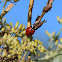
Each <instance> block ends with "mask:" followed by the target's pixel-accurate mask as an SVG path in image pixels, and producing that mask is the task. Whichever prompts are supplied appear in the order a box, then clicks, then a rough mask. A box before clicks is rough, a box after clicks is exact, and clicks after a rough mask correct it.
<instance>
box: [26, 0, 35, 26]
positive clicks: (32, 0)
mask: <svg viewBox="0 0 62 62" xmlns="http://www.w3.org/2000/svg"><path fill="white" fill-rule="evenodd" d="M33 4H34V0H30V4H29V11H28V22H27V27H29V26H31V16H32V8H33Z"/></svg>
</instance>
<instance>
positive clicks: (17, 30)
mask: <svg viewBox="0 0 62 62" xmlns="http://www.w3.org/2000/svg"><path fill="white" fill-rule="evenodd" d="M2 24H3V25H4V26H3V27H2V29H1V32H5V31H6V32H7V33H10V34H12V33H14V34H15V35H16V36H20V37H22V36H23V35H25V33H26V29H25V25H23V24H20V25H19V22H17V23H16V25H15V26H14V27H13V24H12V23H10V24H8V23H6V19H5V18H3V22H2ZM18 25H19V26H18Z"/></svg>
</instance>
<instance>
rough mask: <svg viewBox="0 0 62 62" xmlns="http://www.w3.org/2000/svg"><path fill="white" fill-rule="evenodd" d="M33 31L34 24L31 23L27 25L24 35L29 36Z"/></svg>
mask: <svg viewBox="0 0 62 62" xmlns="http://www.w3.org/2000/svg"><path fill="white" fill-rule="evenodd" d="M34 32H35V29H34V26H33V25H32V26H31V27H28V28H27V29H26V35H27V36H28V37H29V36H31V35H33V34H34Z"/></svg>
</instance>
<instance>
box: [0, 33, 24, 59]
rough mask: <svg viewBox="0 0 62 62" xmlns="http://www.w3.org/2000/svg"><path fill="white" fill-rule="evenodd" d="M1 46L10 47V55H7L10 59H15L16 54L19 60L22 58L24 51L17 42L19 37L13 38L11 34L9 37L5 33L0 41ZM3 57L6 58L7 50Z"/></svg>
mask: <svg viewBox="0 0 62 62" xmlns="http://www.w3.org/2000/svg"><path fill="white" fill-rule="evenodd" d="M1 44H3V45H6V46H8V47H9V48H8V50H9V51H8V53H9V55H7V57H8V58H10V57H11V56H12V57H13V56H14V55H15V54H17V55H18V57H19V58H21V57H22V53H23V51H22V48H21V45H20V43H19V41H18V40H17V37H15V36H14V35H13V36H11V35H10V34H8V35H7V33H5V34H4V36H3V37H2V38H1V40H0V45H1ZM2 56H6V52H5V50H4V51H3V54H2Z"/></svg>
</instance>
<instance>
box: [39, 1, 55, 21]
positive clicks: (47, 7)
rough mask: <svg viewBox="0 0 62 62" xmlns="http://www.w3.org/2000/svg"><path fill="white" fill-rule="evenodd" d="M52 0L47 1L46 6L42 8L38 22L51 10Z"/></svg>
mask: <svg viewBox="0 0 62 62" xmlns="http://www.w3.org/2000/svg"><path fill="white" fill-rule="evenodd" d="M53 1H54V0H48V2H47V5H46V6H45V7H44V8H43V11H42V14H41V17H40V18H39V21H41V19H42V17H43V16H44V15H45V13H47V12H48V11H49V10H50V9H51V8H52V2H53Z"/></svg>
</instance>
